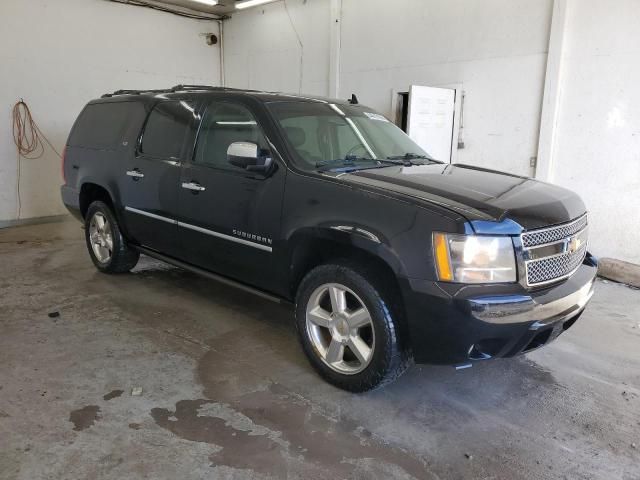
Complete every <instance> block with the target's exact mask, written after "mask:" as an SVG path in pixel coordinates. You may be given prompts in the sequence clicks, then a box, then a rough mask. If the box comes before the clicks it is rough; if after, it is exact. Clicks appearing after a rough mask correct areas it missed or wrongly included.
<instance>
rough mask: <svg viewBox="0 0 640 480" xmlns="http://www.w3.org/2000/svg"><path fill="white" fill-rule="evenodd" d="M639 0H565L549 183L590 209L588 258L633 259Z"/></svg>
mask: <svg viewBox="0 0 640 480" xmlns="http://www.w3.org/2000/svg"><path fill="white" fill-rule="evenodd" d="M639 26H640V2H639V1H637V0H616V1H615V2H611V1H607V0H569V1H568V2H567V8H566V25H565V32H564V42H563V48H562V57H561V67H562V68H561V76H560V88H559V91H560V93H559V99H558V107H557V108H558V114H557V123H556V126H555V128H556V131H555V135H554V138H555V141H554V144H553V145H552V150H553V151H552V158H553V164H552V168H551V171H550V175H549V178H548V179H549V180H550V181H552V182H554V183H558V184H560V185H563V186H566V187H568V188H570V189H572V190H574V191H576V192H578V193H579V194H580V195H581V196H582V198H583V199H584V200H585V202H586V203H587V207H588V209H589V211H590V229H591V230H590V242H591V249H592V250H593V251H594V252H595V253H596V255H602V256H607V257H613V258H618V259H622V260H627V261H629V262H633V263H637V264H640V88H639V86H640V28H638V27H639Z"/></svg>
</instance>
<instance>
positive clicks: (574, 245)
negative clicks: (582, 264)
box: [567, 237, 582, 253]
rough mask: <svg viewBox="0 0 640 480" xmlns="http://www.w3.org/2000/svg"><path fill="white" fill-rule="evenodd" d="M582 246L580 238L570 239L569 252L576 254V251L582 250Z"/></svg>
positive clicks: (568, 243)
mask: <svg viewBox="0 0 640 480" xmlns="http://www.w3.org/2000/svg"><path fill="white" fill-rule="evenodd" d="M580 245H582V240H580V239H579V238H578V237H573V238H570V239H569V240H568V241H567V252H569V253H575V252H576V250H578V249H579V248H580Z"/></svg>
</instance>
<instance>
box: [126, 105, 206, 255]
mask: <svg viewBox="0 0 640 480" xmlns="http://www.w3.org/2000/svg"><path fill="white" fill-rule="evenodd" d="M198 121H199V116H198V115H197V113H196V111H195V107H194V105H193V104H192V103H190V102H188V101H184V100H164V101H161V102H159V103H157V104H156V105H155V106H154V107H153V109H152V110H151V112H150V113H149V115H148V117H147V120H146V122H145V125H144V129H143V132H142V135H141V136H140V138H139V139H138V144H137V146H136V148H135V149H130V152H131V153H130V158H129V159H128V161H127V166H126V169H125V170H124V171H123V172H121V182H120V183H121V199H122V206H123V209H124V218H125V227H126V231H127V233H128V235H129V237H131V238H132V239H133V240H134V241H135V242H137V243H139V244H140V245H143V246H145V247H148V248H151V249H153V250H156V251H158V252H162V253H165V254H167V255H171V256H175V255H176V254H177V253H178V250H179V245H178V238H177V221H176V217H177V214H178V208H177V206H178V198H177V193H178V185H179V182H180V167H181V165H182V162H183V159H184V158H185V156H186V155H188V154H190V153H191V152H192V150H193V140H194V137H195V129H196V127H197V123H198Z"/></svg>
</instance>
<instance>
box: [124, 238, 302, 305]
mask: <svg viewBox="0 0 640 480" xmlns="http://www.w3.org/2000/svg"><path fill="white" fill-rule="evenodd" d="M131 246H132V247H133V248H135V249H136V250H138V251H139V252H140V253H144V254H145V255H147V256H149V257H152V258H155V259H157V260H161V261H163V262H165V263H168V264H170V265H173V266H175V267H179V268H182V269H184V270H187V271H189V272H193V273H195V274H197V275H201V276H203V277H206V278H209V279H211V280H215V281H216V282H220V283H224V284H225V285H229V286H230V287H234V288H238V289H240V290H244V291H245V292H249V293H253V294H254V295H257V296H258V297H262V298H264V299H266V300H271V301H272V302H275V303H282V304H288V303H290V302H288V301H287V300H285V299H283V298H280V297H276V296H275V295H272V294H270V293H267V292H263V291H262V290H259V289H257V288H253V287H249V286H248V285H245V284H244V283H240V282H236V281H235V280H231V279H230V278H227V277H223V276H222V275H218V274H215V273H212V272H209V271H207V270H203V269H202V268H198V267H194V266H193V265H190V264H188V263H184V262H181V261H180V260H176V259H175V258H171V257H167V256H166V255H163V254H161V253H158V252H155V251H153V250H150V249H148V248H145V247H140V246H138V245H131Z"/></svg>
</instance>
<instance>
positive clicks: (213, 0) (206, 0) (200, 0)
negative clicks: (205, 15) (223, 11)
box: [191, 0, 218, 7]
mask: <svg viewBox="0 0 640 480" xmlns="http://www.w3.org/2000/svg"><path fill="white" fill-rule="evenodd" d="M191 1H192V2H197V3H204V4H205V5H208V6H210V7H213V6H215V5H217V4H218V0H191Z"/></svg>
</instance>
